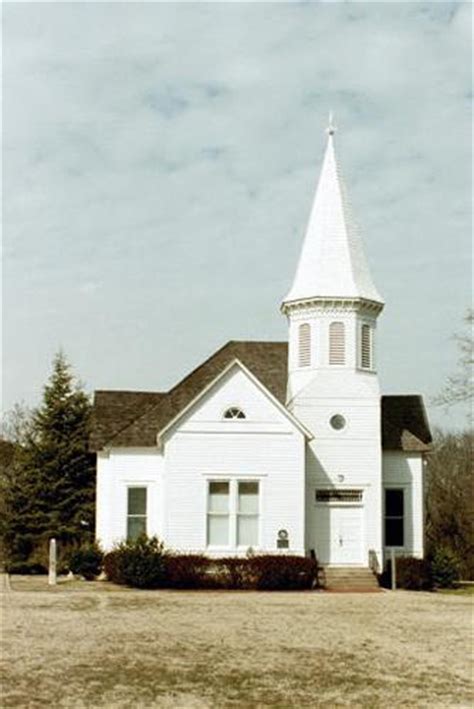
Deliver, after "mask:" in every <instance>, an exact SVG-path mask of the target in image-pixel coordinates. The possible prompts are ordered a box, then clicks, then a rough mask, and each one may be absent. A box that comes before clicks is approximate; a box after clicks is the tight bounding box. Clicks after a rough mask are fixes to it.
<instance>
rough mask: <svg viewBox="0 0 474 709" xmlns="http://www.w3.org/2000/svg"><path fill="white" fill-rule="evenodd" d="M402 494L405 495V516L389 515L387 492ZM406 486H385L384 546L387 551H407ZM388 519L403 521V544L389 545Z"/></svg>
mask: <svg viewBox="0 0 474 709" xmlns="http://www.w3.org/2000/svg"><path fill="white" fill-rule="evenodd" d="M392 491H396V492H401V493H402V494H403V515H390V516H389V515H387V492H392ZM406 498H407V495H406V486H404V485H387V486H384V493H383V545H384V547H385V548H386V549H405V547H406ZM387 519H401V520H402V533H403V544H388V543H387V527H386V522H387Z"/></svg>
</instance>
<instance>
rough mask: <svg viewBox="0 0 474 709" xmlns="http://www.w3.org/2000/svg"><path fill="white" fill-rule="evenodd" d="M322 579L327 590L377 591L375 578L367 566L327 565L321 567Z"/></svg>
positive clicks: (377, 585) (377, 586)
mask: <svg viewBox="0 0 474 709" xmlns="http://www.w3.org/2000/svg"><path fill="white" fill-rule="evenodd" d="M322 577H323V578H322V580H323V582H324V586H325V588H326V589H327V590H328V591H359V592H362V591H378V590H380V587H379V584H378V581H377V578H376V577H375V575H374V574H373V573H372V571H371V570H370V569H369V568H363V567H349V566H332V567H331V566H329V567H325V568H324V569H323V574H322Z"/></svg>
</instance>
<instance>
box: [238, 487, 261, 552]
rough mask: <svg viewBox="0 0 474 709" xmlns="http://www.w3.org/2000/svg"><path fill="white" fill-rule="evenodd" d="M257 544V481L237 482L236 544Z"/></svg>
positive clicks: (250, 545) (240, 545)
mask: <svg viewBox="0 0 474 709" xmlns="http://www.w3.org/2000/svg"><path fill="white" fill-rule="evenodd" d="M257 544H258V482H242V481H239V482H238V508H237V546H239V547H244V546H245V547H252V546H255V545H257Z"/></svg>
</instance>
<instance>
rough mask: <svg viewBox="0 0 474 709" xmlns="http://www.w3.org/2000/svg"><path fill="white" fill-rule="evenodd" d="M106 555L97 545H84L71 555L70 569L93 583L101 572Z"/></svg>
mask: <svg viewBox="0 0 474 709" xmlns="http://www.w3.org/2000/svg"><path fill="white" fill-rule="evenodd" d="M103 558H104V555H103V553H102V550H101V549H100V548H99V547H98V545H97V544H84V545H83V546H80V547H79V548H78V549H76V550H74V551H73V552H72V553H71V556H70V558H69V569H70V570H71V571H72V573H73V574H78V575H80V576H83V577H84V578H85V580H86V581H93V580H94V579H95V578H96V577H97V576H98V575H99V574H100V572H101V569H102V562H103Z"/></svg>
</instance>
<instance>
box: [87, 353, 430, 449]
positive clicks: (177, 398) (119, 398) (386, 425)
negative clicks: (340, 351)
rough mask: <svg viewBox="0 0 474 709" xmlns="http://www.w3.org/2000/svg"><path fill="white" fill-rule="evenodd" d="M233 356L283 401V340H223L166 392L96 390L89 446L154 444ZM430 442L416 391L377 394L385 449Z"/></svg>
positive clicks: (422, 446) (424, 445)
mask: <svg viewBox="0 0 474 709" xmlns="http://www.w3.org/2000/svg"><path fill="white" fill-rule="evenodd" d="M236 359H238V360H239V361H240V362H241V363H242V364H243V365H244V366H245V367H246V368H247V369H248V370H249V371H250V372H251V373H252V375H253V376H254V377H256V379H258V380H259V382H260V383H261V384H262V385H263V386H264V387H265V388H266V389H267V390H268V391H269V392H270V393H271V394H272V395H273V396H274V397H275V398H276V399H277V400H278V401H279V402H280V403H281V404H283V405H285V400H286V383H287V374H288V373H287V360H288V345H287V343H286V342H236V341H233V342H228V343H227V344H226V345H224V347H222V348H221V349H220V350H218V351H217V352H215V353H214V354H213V355H212V356H211V357H209V358H208V359H207V360H206V361H205V362H203V364H201V365H200V366H199V367H197V368H196V369H194V370H193V371H192V372H191V373H190V374H189V375H188V376H187V377H185V378H184V379H183V380H182V381H180V382H179V383H178V384H177V385H176V386H175V387H174V388H173V389H171V390H170V391H169V392H167V393H164V392H133V391H96V392H95V396H94V412H93V425H92V434H91V437H90V447H91V450H95V451H97V450H101V449H102V448H105V447H114V448H115V447H116V448H122V447H123V448H126V447H148V446H149V447H153V446H156V441H157V434H158V433H159V432H160V431H162V430H163V429H164V428H165V427H166V426H167V425H168V424H169V423H170V422H171V421H172V420H173V419H174V418H176V416H177V415H178V414H179V413H180V412H181V411H182V410H183V409H184V408H185V407H187V406H188V405H189V404H190V403H191V402H192V401H193V400H194V399H195V398H196V397H197V396H198V395H199V394H200V393H201V392H202V391H203V390H204V389H205V388H206V387H208V386H209V385H210V384H211V383H212V382H213V381H214V380H215V379H216V377H218V376H219V374H221V373H222V371H223V370H224V369H225V368H226V367H228V366H229V365H230V364H231V363H232V362H233V361H234V360H236ZM430 443H431V434H430V430H429V425H428V422H427V419H426V414H425V409H424V406H423V400H422V398H421V396H417V395H410V396H383V397H382V447H383V448H384V450H403V451H407V452H424V451H427V450H429V448H430Z"/></svg>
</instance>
